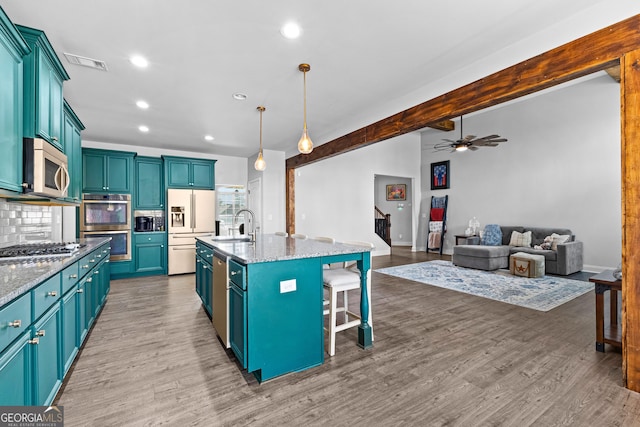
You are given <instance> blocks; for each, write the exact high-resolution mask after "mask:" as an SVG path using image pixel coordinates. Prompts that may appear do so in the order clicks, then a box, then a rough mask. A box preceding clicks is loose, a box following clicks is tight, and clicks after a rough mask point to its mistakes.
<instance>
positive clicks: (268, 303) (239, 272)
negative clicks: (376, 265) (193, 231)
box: [197, 234, 372, 381]
mask: <svg viewBox="0 0 640 427" xmlns="http://www.w3.org/2000/svg"><path fill="white" fill-rule="evenodd" d="M197 240H198V242H200V244H203V245H205V246H206V247H207V248H209V249H211V250H212V251H213V254H214V255H215V256H216V257H219V258H220V257H224V258H225V259H226V260H227V269H228V272H229V273H228V283H227V285H228V289H229V293H228V294H229V302H228V309H229V316H228V317H229V328H228V329H229V342H230V346H231V349H232V350H233V352H234V353H235V355H236V356H237V358H238V361H239V362H240V364H241V365H242V367H243V368H246V369H247V371H248V372H252V373H253V374H254V375H255V376H256V378H257V379H258V381H265V380H268V379H271V378H274V377H276V376H279V375H283V374H286V373H289V372H296V371H302V370H305V369H308V368H311V367H313V366H317V365H320V364H322V363H323V362H324V354H325V352H324V330H323V325H324V319H323V303H322V301H323V282H322V269H323V265H324V264H331V263H337V262H344V261H356V262H357V267H358V269H359V270H360V278H361V280H360V289H361V301H360V310H361V313H363V316H362V324H361V325H360V326H359V327H358V345H359V346H360V347H362V348H370V347H372V331H371V327H370V325H369V323H368V313H369V305H368V298H367V272H368V271H369V268H370V250H371V249H370V248H368V247H363V246H354V245H346V244H342V243H335V244H332V243H324V242H318V241H315V240H300V239H293V238H291V237H283V236H276V235H272V234H266V235H258V236H257V239H256V241H255V242H248V241H237V240H216V238H215V237H198V238H197ZM216 285H219V283H214V284H213V286H214V287H215V286H216ZM213 305H214V307H215V305H216V302H215V301H214V302H213ZM213 315H214V316H215V308H214V314H213Z"/></svg>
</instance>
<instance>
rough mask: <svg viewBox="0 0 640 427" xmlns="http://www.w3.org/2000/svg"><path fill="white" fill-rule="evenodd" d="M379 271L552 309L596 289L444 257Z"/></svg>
mask: <svg viewBox="0 0 640 427" xmlns="http://www.w3.org/2000/svg"><path fill="white" fill-rule="evenodd" d="M375 271H376V272H378V273H383V274H388V275H390V276H396V277H401V278H403V279H408V280H413V281H416V282H420V283H425V284H427V285H433V286H438V287H441V288H446V289H451V290H454V291H458V292H464V293H466V294H471V295H476V296H479V297H484V298H489V299H492V300H496V301H502V302H506V303H508V304H514V305H519V306H521V307H526V308H531V309H533V310H538V311H549V310H551V309H552V308H556V307H558V306H559V305H562V304H564V303H565V302H568V301H571V300H572V299H574V298H577V297H579V296H580V295H583V294H585V293H587V292H589V291H591V290H592V289H593V283H590V282H582V281H579V280H570V279H564V278H561V277H556V276H544V277H540V278H537V279H528V278H526V277H518V276H513V275H511V274H509V272H508V271H505V270H497V271H482V270H474V269H472V268H462V267H456V266H455V265H453V264H452V263H451V262H450V261H442V260H437V261H429V262H421V263H417V264H409V265H399V266H397V267H388V268H381V269H378V270H375Z"/></svg>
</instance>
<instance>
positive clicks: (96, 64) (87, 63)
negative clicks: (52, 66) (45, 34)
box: [64, 53, 108, 71]
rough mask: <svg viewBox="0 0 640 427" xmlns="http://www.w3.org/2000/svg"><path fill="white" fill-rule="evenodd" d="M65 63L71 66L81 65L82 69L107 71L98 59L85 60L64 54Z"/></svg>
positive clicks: (102, 62) (104, 63) (103, 63)
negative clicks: (67, 62)
mask: <svg viewBox="0 0 640 427" xmlns="http://www.w3.org/2000/svg"><path fill="white" fill-rule="evenodd" d="M64 56H66V57H67V61H69V62H70V63H71V64H75V65H82V66H83V67H89V68H95V69H96V70H100V71H107V70H108V68H107V63H106V62H104V61H100V60H99V59H91V58H86V57H84V56H79V55H74V54H72V53H65V54H64Z"/></svg>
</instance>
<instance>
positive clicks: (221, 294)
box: [212, 250, 229, 348]
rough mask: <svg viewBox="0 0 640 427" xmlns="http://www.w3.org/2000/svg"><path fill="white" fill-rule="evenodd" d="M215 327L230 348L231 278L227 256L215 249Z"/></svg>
mask: <svg viewBox="0 0 640 427" xmlns="http://www.w3.org/2000/svg"><path fill="white" fill-rule="evenodd" d="M212 322H213V327H214V328H215V330H216V333H217V334H218V336H219V337H220V340H221V341H222V343H223V344H224V346H225V347H226V348H229V280H228V274H227V257H226V256H225V255H222V254H219V253H218V252H216V251H215V250H214V251H213V318H212Z"/></svg>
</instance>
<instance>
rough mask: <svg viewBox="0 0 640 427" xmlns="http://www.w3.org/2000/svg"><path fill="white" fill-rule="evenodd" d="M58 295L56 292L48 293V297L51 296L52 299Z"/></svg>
mask: <svg viewBox="0 0 640 427" xmlns="http://www.w3.org/2000/svg"><path fill="white" fill-rule="evenodd" d="M57 295H58V293H57V292H56V291H51V292H47V296H50V297H55V296H57Z"/></svg>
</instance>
